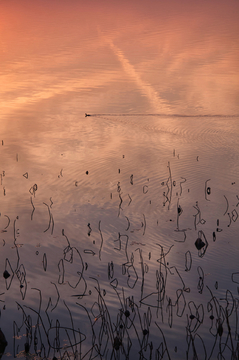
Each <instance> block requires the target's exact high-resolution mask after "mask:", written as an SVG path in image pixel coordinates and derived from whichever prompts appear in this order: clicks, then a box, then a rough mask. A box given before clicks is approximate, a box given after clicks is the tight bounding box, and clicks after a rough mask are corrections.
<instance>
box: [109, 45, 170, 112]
mask: <svg viewBox="0 0 239 360" xmlns="http://www.w3.org/2000/svg"><path fill="white" fill-rule="evenodd" d="M106 41H107V42H108V43H109V45H110V47H111V49H112V50H113V52H114V54H115V55H116V56H117V57H118V59H119V60H120V62H121V64H122V65H123V68H124V70H125V72H126V73H127V74H128V75H129V76H130V77H131V78H132V79H133V80H134V81H135V82H136V84H137V85H138V87H139V89H140V91H141V92H142V94H143V95H144V96H146V97H147V98H148V100H149V102H150V103H151V105H152V107H153V109H154V110H155V111H158V110H159V109H160V110H163V111H168V112H169V111H170V107H169V106H167V105H166V104H165V101H164V100H163V99H161V98H160V97H159V95H158V94H157V92H156V91H155V90H154V88H153V87H152V86H151V85H150V84H148V83H147V82H145V81H143V80H142V79H141V77H140V75H139V74H138V72H137V71H136V70H135V68H134V66H133V65H132V64H131V63H130V62H129V60H128V59H127V58H126V57H125V55H124V54H123V52H122V51H121V50H120V49H119V48H118V47H117V46H116V45H115V44H114V43H113V41H112V40H111V39H106Z"/></svg>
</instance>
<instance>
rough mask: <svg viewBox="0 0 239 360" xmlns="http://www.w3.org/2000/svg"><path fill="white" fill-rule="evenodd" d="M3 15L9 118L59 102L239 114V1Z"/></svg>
mask: <svg viewBox="0 0 239 360" xmlns="http://www.w3.org/2000/svg"><path fill="white" fill-rule="evenodd" d="M0 6H1V11H0V24H1V25H0V29H1V30H0V31H1V45H0V46H1V64H2V67H1V71H0V76H1V84H2V86H1V90H0V96H1V105H0V111H1V113H2V115H5V116H8V115H10V114H11V115H14V112H15V111H17V110H18V109H24V108H26V107H27V108H28V110H29V108H30V109H33V110H34V107H35V106H38V104H40V106H41V107H42V108H43V109H44V106H45V107H46V109H47V108H49V103H51V102H52V104H56V103H57V102H58V101H59V104H60V106H61V104H62V103H63V102H65V103H68V102H69V101H70V106H73V107H74V109H75V110H77V111H79V112H82V113H84V112H97V113H98V112H116V113H118V112H122V111H123V112H136V113H137V112H142V113H144V112H145V113H147V112H163V113H168V114H170V113H187V114H192V113H193V114H194V113H210V114H215V113H220V114H221V113H223V114H237V113H238V112H239V111H238V95H239V91H238V84H239V70H238V69H239V67H238V65H239V64H238V59H239V50H238V49H239V45H238V44H239V41H238V40H239V31H238V30H239V29H238V28H239V25H238V14H239V10H238V3H237V2H236V1H230V2H229V3H228V2H225V1H217V2H210V3H208V2H200V3H198V2H196V1H183V2H180V4H179V3H178V2H176V1H170V2H167V4H165V2H160V1H159V2H153V1H151V2H149V3H147V4H146V3H145V2H143V1H141V2H132V3H131V4H128V3H126V2H122V3H120V4H118V3H117V4H114V3H112V2H106V1H105V2H100V3H99V2H87V3H86V2H83V1H80V2H79V1H69V2H67V3H66V2H62V1H60V2H55V1H52V2H50V4H49V2H44V1H41V2H40V1H36V2H30V1H9V2H5V3H2V4H1V5H0ZM99 89H100V94H101V96H99V94H98V92H99ZM69 98H70V100H69ZM74 100H75V102H74ZM92 103H93V104H92ZM48 111H49V110H48Z"/></svg>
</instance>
